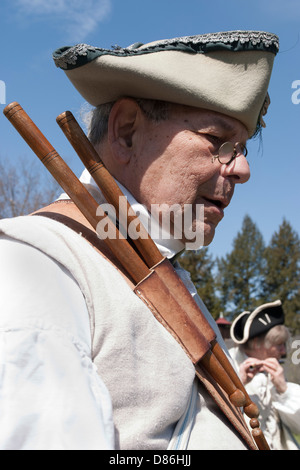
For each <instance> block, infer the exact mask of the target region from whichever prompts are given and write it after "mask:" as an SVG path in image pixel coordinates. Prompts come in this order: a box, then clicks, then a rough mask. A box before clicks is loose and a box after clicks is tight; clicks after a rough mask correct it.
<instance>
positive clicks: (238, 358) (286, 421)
mask: <svg viewBox="0 0 300 470" xmlns="http://www.w3.org/2000/svg"><path fill="white" fill-rule="evenodd" d="M230 335H231V338H232V340H233V341H234V343H235V344H236V346H235V347H233V348H230V354H231V356H232V357H233V359H234V361H235V364H236V367H237V368H238V369H239V373H240V377H241V379H242V381H243V383H244V384H245V386H246V390H247V392H248V393H249V395H250V396H251V398H252V400H253V401H254V402H256V403H257V405H258V406H259V409H260V422H261V426H262V429H263V431H264V434H265V436H266V438H267V440H268V443H269V445H270V447H271V448H272V449H275V450H288V449H298V444H297V443H296V442H295V439H294V437H293V435H292V434H291V431H292V432H293V433H295V434H299V432H300V385H298V384H295V383H290V382H287V381H286V379H285V376H284V369H283V367H282V366H281V365H280V360H281V359H282V358H284V357H286V342H287V340H288V337H289V333H288V329H287V328H286V326H284V311H283V308H282V304H281V301H280V300H276V301H275V302H268V303H266V304H263V305H260V306H259V307H257V308H256V309H255V310H254V311H253V312H248V311H245V312H243V313H241V314H240V315H238V316H237V317H236V318H235V320H234V321H233V323H232V326H231V330H230Z"/></svg>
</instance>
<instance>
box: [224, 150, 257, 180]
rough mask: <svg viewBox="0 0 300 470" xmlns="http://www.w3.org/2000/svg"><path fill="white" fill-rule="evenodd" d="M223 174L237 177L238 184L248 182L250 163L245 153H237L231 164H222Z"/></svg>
mask: <svg viewBox="0 0 300 470" xmlns="http://www.w3.org/2000/svg"><path fill="white" fill-rule="evenodd" d="M222 169H223V172H224V173H223V176H227V177H228V176H230V177H232V178H234V179H235V183H236V184H243V183H246V182H247V181H248V180H249V178H250V167H249V163H248V161H247V159H246V157H245V156H244V155H241V154H239V155H237V156H236V158H235V159H234V160H233V161H232V162H231V163H230V164H229V165H222Z"/></svg>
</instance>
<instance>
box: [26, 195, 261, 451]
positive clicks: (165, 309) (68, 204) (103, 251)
mask: <svg viewBox="0 0 300 470" xmlns="http://www.w3.org/2000/svg"><path fill="white" fill-rule="evenodd" d="M31 215H39V216H43V217H48V218H50V219H52V220H55V221H57V222H59V223H62V224H64V225H65V226H67V227H69V228H70V229H72V230H73V231H75V232H76V233H78V234H80V235H81V236H82V237H83V238H84V239H85V240H86V241H87V242H88V243H90V245H92V247H93V248H94V249H95V250H96V251H97V252H98V253H99V254H100V255H101V256H103V257H104V258H105V259H106V260H107V261H109V262H110V263H111V264H113V266H114V267H115V268H116V269H117V270H118V271H119V272H120V274H121V275H122V276H123V277H124V278H125V280H126V281H127V283H128V284H129V286H130V287H131V288H132V290H133V291H134V292H135V294H136V295H138V296H139V297H140V299H141V300H142V301H143V302H144V303H145V304H146V305H147V307H148V308H149V309H150V311H151V312H152V314H153V315H154V316H155V318H156V319H157V320H158V321H159V322H160V323H161V324H162V325H163V326H164V327H165V328H166V329H167V330H168V331H169V333H170V334H171V335H172V336H173V337H174V338H175V339H176V341H177V342H179V344H180V345H181V347H182V348H183V349H184V350H185V352H186V354H187V355H188V356H189V358H190V359H191V360H192V362H193V363H194V365H195V372H196V375H197V377H198V379H199V380H200V382H201V383H202V384H203V386H204V387H205V388H206V390H207V391H208V393H209V394H210V395H211V397H212V398H213V400H214V401H215V402H216V404H217V405H218V407H219V408H220V409H221V411H222V413H223V414H224V415H225V416H226V418H227V419H228V420H229V422H230V423H231V425H232V426H233V427H234V429H235V430H236V432H237V433H238V434H239V436H240V437H241V438H242V439H243V441H244V443H245V444H246V445H247V447H248V448H249V449H252V450H257V447H256V445H255V443H254V441H253V439H252V436H251V434H250V431H249V429H248V426H247V424H246V422H245V420H244V418H243V415H242V413H241V410H240V409H239V408H236V407H234V406H233V405H232V404H231V403H230V401H229V399H228V397H227V395H226V393H225V392H224V391H223V389H221V387H220V386H219V385H218V384H217V383H216V382H215V381H214V380H213V379H212V378H211V377H210V376H209V375H208V374H207V373H206V371H205V370H204V369H203V368H202V367H201V366H200V365H199V363H198V359H200V358H198V356H197V354H199V343H198V341H202V338H201V337H199V336H197V333H195V332H194V331H192V326H190V325H188V324H187V321H186V316H185V317H184V318H182V319H181V317H180V315H181V311H182V308H181V306H180V305H179V304H178V303H177V302H176V301H175V300H174V299H173V297H172V296H170V295H168V290H166V288H165V286H164V284H163V282H161V278H163V276H164V272H165V270H166V269H168V267H167V266H166V265H164V263H163V262H162V263H159V265H157V267H155V268H154V269H153V270H152V272H151V274H150V275H149V276H147V277H146V278H145V279H143V281H141V282H140V283H139V284H138V285H135V284H134V282H133V280H132V279H130V277H129V276H128V274H127V273H126V272H125V270H124V269H123V267H122V266H121V265H120V263H119V261H118V259H117V258H116V257H115V256H114V255H113V253H112V252H111V251H110V249H109V248H108V247H107V245H106V244H105V242H104V241H102V240H100V239H99V238H98V236H97V234H96V232H95V230H94V229H93V228H92V227H91V225H90V224H89V222H88V221H87V220H86V218H85V217H84V216H83V215H82V214H81V212H80V211H79V209H78V208H77V207H76V205H75V204H74V203H73V202H72V201H70V200H59V201H56V202H54V203H52V204H50V205H49V206H47V207H44V208H42V209H40V210H38V211H36V212H34V213H33V214H31ZM177 281H178V282H179V283H180V282H181V281H180V279H179V278H177ZM183 292H184V290H183ZM182 301H183V302H184V306H185V308H186V307H187V305H188V303H189V299H188V297H184V298H183V299H182ZM170 302H172V303H173V305H171V307H172V308H170ZM175 310H176V311H177V317H176V320H175V323H176V324H175V325H174V319H173V318H169V317H170V311H171V312H174V311H175ZM196 342H197V345H196ZM194 344H195V347H194ZM205 348H206V345H205V344H203V354H204V353H205ZM200 350H201V347H200ZM194 352H195V353H194Z"/></svg>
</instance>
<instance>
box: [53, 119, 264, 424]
mask: <svg viewBox="0 0 300 470" xmlns="http://www.w3.org/2000/svg"><path fill="white" fill-rule="evenodd" d="M56 121H57V123H58V125H59V126H60V128H61V129H62V131H63V132H64V134H65V136H66V137H67V139H68V140H69V142H70V143H71V145H72V147H73V148H74V150H75V151H76V153H77V154H78V156H79V157H80V159H81V161H82V163H83V164H84V166H85V167H86V168H87V170H88V171H89V173H90V175H91V176H92V177H93V178H94V180H95V182H96V184H97V185H98V187H99V189H100V190H101V191H102V193H103V195H104V197H105V199H106V200H107V201H108V202H109V203H111V204H112V205H113V206H114V207H115V209H116V211H117V213H118V214H119V211H118V207H119V198H120V197H122V196H123V197H124V195H123V193H122V191H121V190H120V188H119V186H118V185H117V183H116V182H115V180H114V179H113V178H112V176H111V175H110V173H109V172H108V171H107V169H106V168H105V166H104V165H103V163H102V162H101V160H100V156H99V154H98V153H97V152H96V150H95V148H94V146H93V145H92V144H91V142H90V140H89V139H88V138H87V136H86V135H85V133H84V132H83V130H82V128H81V126H80V125H79V124H78V122H77V121H76V119H75V117H74V116H73V114H72V113H71V112H70V111H65V112H64V113H61V114H60V115H59V116H58V117H57V118H56ZM126 209H127V213H125V214H119V217H120V219H121V220H127V221H128V224H127V228H128V226H129V224H130V223H132V221H134V222H135V223H136V225H138V224H140V225H142V224H141V223H140V221H139V219H138V217H137V216H135V215H129V214H130V209H131V208H130V205H129V203H127V207H126ZM131 212H132V210H131ZM142 229H143V230H142V231H141V238H139V239H138V240H134V243H135V244H136V247H137V249H138V251H139V253H140V255H141V256H142V257H143V258H144V259H145V260H146V262H147V265H148V266H149V267H150V268H152V267H154V266H155V265H156V264H157V263H159V262H160V261H161V260H162V259H163V257H162V255H161V253H160V252H159V250H158V249H157V247H156V245H155V243H154V242H153V240H152V239H151V238H150V237H149V235H148V233H147V232H146V231H145V229H144V228H143V226H142ZM176 287H177V286H175V287H174V290H176ZM202 319H205V317H204V315H203V314H202V318H201V320H202ZM197 321H198V323H199V318H198V319H197ZM204 321H205V324H204ZM200 328H201V331H205V330H208V331H209V336H210V341H211V345H212V348H213V349H212V351H213V353H214V355H215V357H217V359H218V361H219V362H220V363H221V364H222V366H223V368H224V369H225V370H226V371H227V373H228V374H229V376H230V378H231V380H232V381H233V382H234V383H235V385H236V387H237V388H238V389H239V390H242V391H243V393H244V395H245V396H247V400H246V402H245V408H244V411H245V413H246V414H247V416H249V417H250V418H256V417H257V416H258V414H259V411H258V408H257V406H256V405H255V404H254V403H252V402H251V400H250V398H249V395H248V394H247V392H246V390H245V389H244V386H243V385H242V383H241V381H240V380H239V378H238V376H237V375H236V373H235V371H234V370H233V369H232V367H231V365H230V363H229V361H228V359H227V357H226V355H225V354H224V351H223V350H222V348H221V347H220V346H219V344H218V343H217V342H216V340H215V332H214V331H213V329H212V328H211V327H210V325H209V324H208V322H207V321H206V319H205V320H203V321H202V323H201V324H200Z"/></svg>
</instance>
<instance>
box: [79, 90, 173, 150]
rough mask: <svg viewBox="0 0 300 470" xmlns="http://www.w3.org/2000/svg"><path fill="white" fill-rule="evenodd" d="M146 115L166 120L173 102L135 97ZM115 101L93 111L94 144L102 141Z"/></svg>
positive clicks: (91, 139) (90, 134)
mask: <svg viewBox="0 0 300 470" xmlns="http://www.w3.org/2000/svg"><path fill="white" fill-rule="evenodd" d="M135 101H136V102H137V103H138V105H139V107H140V108H141V110H142V111H143V113H144V114H145V116H146V117H147V118H148V119H149V120H150V121H154V122H159V121H164V120H166V119H167V118H168V116H169V110H170V106H171V103H168V102H167V101H158V100H148V99H140V98H139V99H135ZM113 105H114V102H111V103H105V104H102V105H100V106H97V107H96V108H94V109H93V110H92V111H91V117H90V123H89V129H88V137H89V139H90V141H91V142H92V144H94V145H97V144H99V143H101V141H102V140H103V138H104V137H105V135H106V133H107V129H108V118H109V115H110V112H111V109H112V107H113Z"/></svg>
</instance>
